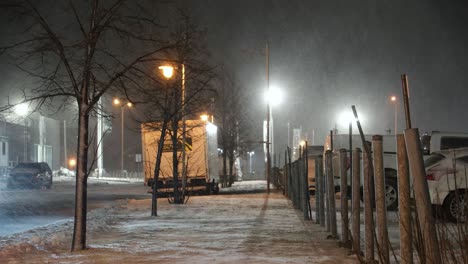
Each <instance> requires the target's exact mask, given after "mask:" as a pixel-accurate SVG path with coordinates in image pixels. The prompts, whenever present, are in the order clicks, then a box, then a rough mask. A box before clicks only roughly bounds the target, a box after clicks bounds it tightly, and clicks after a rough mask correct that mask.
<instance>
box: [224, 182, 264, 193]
mask: <svg viewBox="0 0 468 264" xmlns="http://www.w3.org/2000/svg"><path fill="white" fill-rule="evenodd" d="M266 189H267V185H266V181H240V182H234V183H233V184H232V186H231V187H227V188H221V189H220V190H219V192H220V193H249V192H265V191H266Z"/></svg>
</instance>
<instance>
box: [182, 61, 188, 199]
mask: <svg viewBox="0 0 468 264" xmlns="http://www.w3.org/2000/svg"><path fill="white" fill-rule="evenodd" d="M181 110H182V111H181V112H182V199H184V197H185V188H186V181H187V168H186V167H187V164H186V159H187V157H186V153H185V144H186V137H185V134H186V132H185V130H186V124H185V123H186V122H185V120H186V117H185V64H182V109H181Z"/></svg>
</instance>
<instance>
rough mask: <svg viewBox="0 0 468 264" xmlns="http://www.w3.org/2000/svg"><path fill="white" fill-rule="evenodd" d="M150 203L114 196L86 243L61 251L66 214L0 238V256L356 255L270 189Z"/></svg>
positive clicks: (216, 258) (92, 223)
mask: <svg viewBox="0 0 468 264" xmlns="http://www.w3.org/2000/svg"><path fill="white" fill-rule="evenodd" d="M258 184H259V185H261V184H260V183H258ZM251 185H254V186H257V187H259V186H258V185H257V184H251ZM263 185H264V184H263ZM233 187H234V186H233ZM257 187H255V188H253V187H252V189H256V188H257ZM234 188H240V187H234ZM150 208H151V201H150V200H149V199H145V200H122V201H120V202H118V203H115V204H113V205H112V206H111V207H109V208H103V209H98V210H95V211H92V212H91V213H89V215H88V216H89V220H88V246H89V250H86V251H82V252H76V253H70V252H69V248H70V242H71V232H72V228H73V224H72V221H67V222H65V223H61V224H55V225H51V226H47V227H44V228H40V229H36V230H33V231H29V232H25V233H22V234H19V235H16V236H14V237H10V238H0V240H1V241H0V259H2V260H4V261H5V262H7V263H8V262H9V261H10V262H12V263H21V262H23V261H26V260H27V262H31V260H34V261H32V262H37V263H46V262H48V263H112V262H115V263H150V262H151V263H160V262H162V263H185V262H190V263H357V260H356V258H355V257H354V256H347V254H346V250H344V249H341V248H338V247H337V242H336V241H335V240H327V239H326V237H327V233H326V232H325V230H323V228H321V227H319V226H318V225H316V224H314V223H313V222H311V221H303V220H302V215H301V214H300V213H299V212H298V211H296V210H294V209H292V207H291V204H290V202H288V201H287V200H286V199H285V198H284V197H283V196H282V195H280V194H278V193H273V194H270V195H266V194H264V193H256V194H252V193H250V194H242V195H216V196H196V197H191V198H190V199H189V201H188V203H187V204H184V205H173V204H169V203H168V202H167V199H163V198H161V199H159V200H158V216H157V217H151V216H150V210H151V209H150Z"/></svg>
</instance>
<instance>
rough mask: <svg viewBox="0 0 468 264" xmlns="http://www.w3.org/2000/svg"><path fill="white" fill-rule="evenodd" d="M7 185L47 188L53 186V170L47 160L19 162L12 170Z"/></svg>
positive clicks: (10, 186)
mask: <svg viewBox="0 0 468 264" xmlns="http://www.w3.org/2000/svg"><path fill="white" fill-rule="evenodd" d="M7 187H8V188H10V189H13V188H16V187H32V188H47V189H50V187H52V170H51V169H50V167H49V165H47V163H45V162H25V163H19V164H18V165H16V167H14V168H13V169H12V170H11V171H10V176H9V177H8V181H7Z"/></svg>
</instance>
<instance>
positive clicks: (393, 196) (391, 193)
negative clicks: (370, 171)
mask: <svg viewBox="0 0 468 264" xmlns="http://www.w3.org/2000/svg"><path fill="white" fill-rule="evenodd" d="M385 202H386V204H387V210H395V209H397V208H398V183H397V180H396V179H395V178H388V177H387V178H386V179H385Z"/></svg>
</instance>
